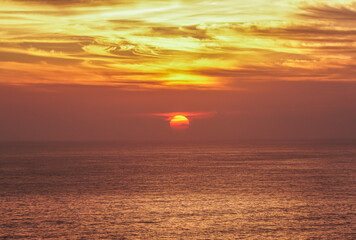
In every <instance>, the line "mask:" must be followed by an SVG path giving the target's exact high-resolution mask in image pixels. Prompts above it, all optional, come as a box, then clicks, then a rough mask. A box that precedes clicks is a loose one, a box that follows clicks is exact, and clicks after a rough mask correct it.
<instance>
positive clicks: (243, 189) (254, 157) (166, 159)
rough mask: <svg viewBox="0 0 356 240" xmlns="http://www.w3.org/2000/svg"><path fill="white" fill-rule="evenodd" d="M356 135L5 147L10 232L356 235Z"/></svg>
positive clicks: (0, 159) (2, 203)
mask: <svg viewBox="0 0 356 240" xmlns="http://www.w3.org/2000/svg"><path fill="white" fill-rule="evenodd" d="M355 161H356V141H294V142H292V141H287V142H281V141H280V142H277V141H259V142H253V141H250V142H240V143H204V144H198V143H150V144H149V143H136V144H134V143H130V144H128V143H126V144H125V143H104V142H101V143H93V142H86V143H84V142H83V143H79V142H76V143H69V142H68V143H66V142H61V143H54V142H53V143H40V142H37V143H6V142H3V143H0V239H356V211H355V210H356V209H355V203H356V185H355V183H356V182H355V180H356V172H355V169H356V163H355Z"/></svg>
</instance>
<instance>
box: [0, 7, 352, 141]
mask: <svg viewBox="0 0 356 240" xmlns="http://www.w3.org/2000/svg"><path fill="white" fill-rule="evenodd" d="M0 19H1V23H2V24H0V36H1V37H0V61H1V63H0V92H1V93H2V96H0V98H1V99H0V100H1V102H0V111H1V115H2V120H0V130H1V131H2V132H3V135H2V136H1V135H0V139H5V140H6V139H20V140H21V139H74V138H77V139H96V138H101V139H106V138H110V139H111V138H112V139H115V138H116V137H117V138H120V139H121V138H122V139H126V138H130V137H132V138H134V139H144V138H147V139H150V138H151V136H152V134H153V133H152V132H151V131H156V132H157V131H158V132H159V133H162V139H166V138H170V137H172V136H171V135H170V134H171V133H168V132H167V133H163V132H164V131H165V130H164V129H163V130H162V129H161V130H157V129H156V130H154V129H155V126H156V127H157V128H158V129H160V126H161V125H160V124H166V122H163V123H161V122H155V121H160V120H161V119H158V120H157V119H155V118H152V119H151V118H147V119H146V118H145V117H142V116H149V115H152V114H157V115H160V114H161V115H162V116H164V114H166V113H171V112H189V113H192V114H194V112H196V113H214V114H210V115H209V118H204V119H196V123H194V119H193V121H192V123H191V128H190V130H189V131H193V132H194V124H196V126H197V125H199V124H200V128H201V129H200V130H199V131H200V132H199V131H198V130H196V131H197V132H195V133H190V134H192V135H191V136H192V137H196V138H222V139H223V138H238V137H239V136H242V137H246V138H249V137H253V138H255V137H256V138H258V137H263V138H269V137H272V138H273V137H280V138H284V137H286V138H288V137H290V138H303V136H306V137H310V138H312V137H315V138H318V137H331V138H332V137H356V135H355V132H356V130H355V127H354V126H353V124H351V122H352V121H354V120H355V116H354V115H353V112H354V111H355V110H356V104H355V103H353V102H356V101H355V100H356V99H355V97H353V96H354V95H356V90H355V82H356V42H355V39H356V2H355V1H351V0H330V1H321V0H310V1H301V0H293V1H292V0H269V1H266V0H252V1H242V0H221V1H213V0H189V1H188V0H172V1H168V0H152V1H151V0H130V1H127V0H104V1H96V0H90V1H82V0H63V1H55V0H29V1H25V0H13V1H10V0H0ZM113 91H114V92H113ZM114 93H115V94H114ZM108 96H110V97H108ZM172 96H174V97H172ZM36 99H37V100H36ZM39 99H40V100H39ZM188 99H189V100H188ZM86 104H90V105H92V106H93V109H92V110H91V111H89V110H88V109H87V108H88V106H87V105H86ZM25 106H26V107H25ZM262 106H265V108H264V107H262ZM68 109H71V110H68ZM85 109H86V110H85ZM104 109H106V110H104ZM61 111H64V112H62V114H61ZM102 111H104V112H105V113H103V112H102ZM65 112H67V113H65ZM46 113H47V114H46ZM99 113H100V114H102V115H101V116H103V118H104V119H101V120H100V117H98V114H99ZM350 114H351V115H350ZM60 116H62V117H60ZM133 118H136V120H137V121H138V122H137V123H136V124H140V126H141V127H143V128H142V129H141V130H140V131H142V133H141V135H140V134H133V135H131V133H132V132H133V131H134V130H135V129H137V128H138V127H137V125H136V126H134V125H133V124H130V122H132V119H133ZM31 119H32V120H31ZM114 119H115V121H114ZM124 119H131V120H124ZM142 119H143V120H142ZM233 119H234V120H233ZM243 119H245V120H243ZM271 119H274V120H271ZM306 119H309V120H310V122H308V121H307V120H306ZM121 120H122V121H127V122H126V123H125V124H127V125H126V126H125V129H126V130H127V132H126V130H125V131H124V130H123V129H121V127H120V124H118V125H119V126H115V127H113V126H112V125H115V122H120V121H121ZM1 121H2V122H1ZM32 121H33V122H32ZM87 121H88V124H89V125H90V124H92V125H90V127H89V125H88V126H87V127H85V124H84V125H82V124H81V123H83V122H87ZM140 121H143V122H140ZM199 121H200V123H199V124H197V123H198V122H199ZM239 121H240V122H239ZM241 121H242V122H241ZM244 121H245V122H244ZM303 121H304V123H302V122H303ZM89 122H91V123H89ZM104 122H106V125H109V126H111V128H110V127H106V126H105V127H102V128H100V127H99V126H101V124H104ZM208 122H210V123H209V124H211V125H209V124H208ZM278 122H281V123H280V124H279V125H278V124H277V123H278ZM343 122H344V123H343ZM1 123H2V124H1ZM37 123H40V124H39V126H37V125H36V124H37ZM61 124H62V125H63V124H64V125H65V126H63V129H62V131H59V130H56V126H57V125H61ZM110 124H111V125H110ZM155 124H157V125H155ZM204 124H205V125H204ZM298 124H299V125H298ZM323 124H324V125H323ZM146 125H147V126H146ZM284 125H286V126H288V125H290V126H291V128H293V126H294V128H295V129H298V130H296V131H295V132H294V131H289V130H288V127H285V126H284ZM336 125H337V126H336ZM21 126H22V127H21ZM34 126H37V127H34ZM144 126H145V127H144ZM165 126H166V125H165ZM202 126H206V128H207V129H205V130H203V128H202ZM221 126H225V127H226V128H232V129H235V130H236V131H228V130H227V131H226V132H224V131H225V130H224V129H222V127H221ZM256 126H258V127H256ZM278 126H281V129H279V131H280V133H278V134H276V133H275V131H274V130H273V129H278ZM283 126H284V127H283ZM296 126H299V127H297V128H296ZM93 128H95V131H94V130H92V131H93V132H92V134H90V133H88V131H89V130H88V129H93ZM98 128H99V130H98ZM197 128H199V127H196V128H195V129H197ZM282 128H286V129H285V130H283V129H282ZM20 129H22V132H21V131H20ZM73 129H76V130H73ZM100 129H102V130H100ZM110 129H111V130H110ZM113 129H114V130H113ZM115 129H116V130H117V131H116V130H115ZM152 129H153V130H152ZM191 129H193V130H191ZM256 129H257V130H256ZM258 129H259V130H258ZM312 129H314V130H315V132H313V131H312ZM338 129H339V130H338ZM328 130H330V132H329V133H328ZM76 131H77V133H75V132H76ZM110 131H111V133H109V132H110ZM311 131H312V132H311ZM120 132H121V133H120ZM145 132H146V134H145ZM36 133H37V134H39V135H38V136H36ZM120 134H121V135H120ZM156 135H157V134H156ZM158 135H159V134H158ZM157 138H158V139H160V137H157Z"/></svg>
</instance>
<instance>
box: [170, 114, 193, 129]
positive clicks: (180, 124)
mask: <svg viewBox="0 0 356 240" xmlns="http://www.w3.org/2000/svg"><path fill="white" fill-rule="evenodd" d="M169 124H170V125H171V128H172V129H173V130H185V129H187V128H188V127H189V120H188V118H186V117H185V116H183V115H176V116H174V117H173V118H172V119H171V121H170V123H169Z"/></svg>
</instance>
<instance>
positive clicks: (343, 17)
mask: <svg viewBox="0 0 356 240" xmlns="http://www.w3.org/2000/svg"><path fill="white" fill-rule="evenodd" d="M302 10H304V13H301V14H300V15H301V16H303V17H308V18H314V19H318V20H327V21H330V20H332V21H356V4H355V3H354V4H352V5H348V6H345V5H341V6H331V5H327V4H322V5H317V6H305V7H303V8H302Z"/></svg>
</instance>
